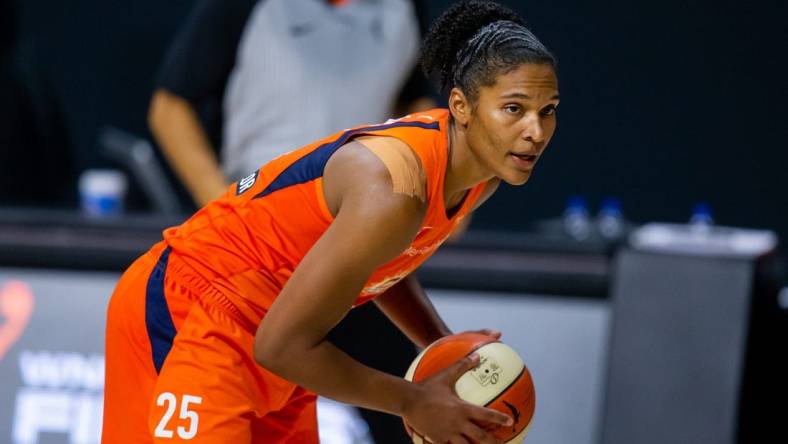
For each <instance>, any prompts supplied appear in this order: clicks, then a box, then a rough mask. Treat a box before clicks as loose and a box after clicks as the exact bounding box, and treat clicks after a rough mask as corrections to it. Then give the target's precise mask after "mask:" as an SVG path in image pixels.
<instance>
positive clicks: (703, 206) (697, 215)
mask: <svg viewBox="0 0 788 444" xmlns="http://www.w3.org/2000/svg"><path fill="white" fill-rule="evenodd" d="M689 225H690V228H691V229H692V230H693V231H695V232H697V233H708V232H709V231H710V230H711V227H712V225H714V218H713V217H712V216H711V207H710V206H709V204H707V203H705V202H700V203H697V204H695V206H694V207H693V208H692V216H691V217H690V220H689Z"/></svg>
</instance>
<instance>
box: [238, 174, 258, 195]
mask: <svg viewBox="0 0 788 444" xmlns="http://www.w3.org/2000/svg"><path fill="white" fill-rule="evenodd" d="M257 173H258V171H255V172H254V173H252V174H250V175H248V176H246V177H244V178H243V179H241V180H239V181H238V189H237V190H236V191H235V195H236V196H240V195H241V193H243V192H244V191H246V190H248V189H249V188H252V187H253V186H254V183H255V182H257Z"/></svg>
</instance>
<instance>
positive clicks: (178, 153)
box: [148, 89, 227, 207]
mask: <svg viewBox="0 0 788 444" xmlns="http://www.w3.org/2000/svg"><path fill="white" fill-rule="evenodd" d="M148 124H149V125H150V128H151V132H152V133H153V135H154V137H155V138H156V141H157V142H158V144H159V146H160V147H161V149H162V152H163V153H164V156H165V157H166V158H167V161H168V162H169V163H170V166H172V168H173V169H174V170H175V173H176V174H177V175H178V177H179V178H180V179H181V181H182V182H183V184H184V185H185V186H186V189H188V190H189V193H190V194H191V196H192V199H194V202H195V203H196V204H197V206H200V207H202V206H204V205H205V204H207V203H208V202H210V201H211V200H213V199H215V198H217V197H219V196H220V195H221V194H222V193H224V191H225V189H226V188H227V179H226V177H225V176H224V173H223V172H222V169H221V167H220V165H219V161H218V159H217V158H216V155H215V154H214V153H215V151H214V148H213V146H211V142H210V141H209V140H208V135H207V134H206V133H205V130H204V129H203V127H202V125H201V124H200V120H199V119H198V117H197V113H196V112H195V111H194V108H192V106H191V104H190V103H189V102H188V101H186V100H185V99H183V98H181V97H179V96H177V95H175V94H172V93H170V92H168V91H167V90H165V89H158V90H156V92H155V93H154V94H153V99H152V100H151V105H150V110H149V112H148Z"/></svg>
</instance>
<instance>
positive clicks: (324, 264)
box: [254, 142, 509, 444]
mask: <svg viewBox="0 0 788 444" xmlns="http://www.w3.org/2000/svg"><path fill="white" fill-rule="evenodd" d="M323 181H324V190H325V194H326V200H327V203H328V206H329V208H330V209H331V210H332V212H333V213H334V214H335V215H336V216H335V219H334V221H333V223H332V224H331V225H330V226H329V228H328V230H327V231H326V232H325V233H324V234H323V236H322V237H321V238H320V239H319V240H318V241H317V242H316V243H315V245H314V246H313V247H312V249H311V250H310V251H309V253H308V254H307V255H306V256H305V257H304V259H303V260H302V261H301V263H300V264H299V265H298V267H297V268H296V270H295V272H294V273H293V276H292V277H291V278H290V280H289V281H288V282H287V284H286V285H285V287H284V288H283V290H282V292H281V293H280V294H279V296H278V297H277V298H276V300H275V301H274V303H273V304H272V306H271V307H270V309H269V311H268V313H267V314H266V315H265V317H264V318H263V320H262V322H261V323H260V326H259V327H258V330H257V334H256V337H255V346H254V355H255V359H256V360H257V361H258V362H259V363H260V364H262V365H263V366H265V367H266V368H268V369H269V370H271V371H272V372H274V373H276V374H278V375H280V376H282V377H283V378H285V379H288V380H290V381H292V382H294V383H296V384H298V385H301V386H303V387H305V388H307V389H310V390H312V391H314V392H316V393H318V394H321V395H323V396H326V397H329V398H333V399H336V400H338V401H342V402H347V403H350V404H355V405H359V406H362V407H366V408H370V409H374V410H379V411H384V412H388V413H392V414H396V415H399V416H402V417H404V418H405V420H406V421H407V422H408V423H409V424H411V425H412V426H413V427H414V428H415V429H416V430H417V431H419V432H420V433H422V434H425V435H427V436H429V437H430V438H431V439H432V440H433V441H435V442H447V441H451V442H455V443H463V442H466V441H467V440H466V438H464V436H467V437H469V438H471V439H473V440H475V441H476V442H480V443H485V444H487V443H490V444H491V443H497V442H498V441H497V440H496V439H494V438H493V437H492V435H490V434H489V433H487V432H485V431H484V429H483V428H481V427H480V426H479V425H477V424H476V423H475V422H477V423H478V422H481V423H492V424H501V425H503V424H505V423H506V422H507V421H508V420H509V418H508V417H507V416H506V415H504V414H502V413H500V412H497V411H494V410H490V409H486V408H482V407H478V406H473V405H471V404H468V403H466V402H464V401H462V400H460V399H459V398H458V397H457V396H456V394H455V393H454V390H453V385H454V382H455V381H456V379H457V377H459V376H460V375H461V374H462V373H464V372H465V371H467V370H468V369H470V368H472V367H473V366H475V365H476V364H477V363H478V358H469V359H466V360H464V361H461V362H460V363H458V364H456V365H454V366H453V367H452V368H450V369H449V370H447V371H445V372H443V373H441V374H439V375H437V376H436V377H434V378H431V379H429V380H427V381H425V382H423V383H418V384H414V383H411V382H408V381H406V380H404V379H402V378H400V377H396V376H392V375H389V374H386V373H384V372H380V371H378V370H375V369H372V368H370V367H367V366H365V365H363V364H361V363H359V362H358V361H355V360H354V359H352V358H351V357H349V356H348V355H346V354H345V353H343V352H342V351H341V350H339V349H338V348H336V347H335V346H334V345H332V344H331V343H330V342H328V341H327V340H326V335H327V333H328V332H329V331H330V330H331V329H332V328H333V327H334V326H335V325H336V324H337V323H338V322H339V321H340V320H341V319H342V318H343V317H344V316H345V314H346V313H347V311H348V310H349V309H350V307H351V305H352V304H353V302H354V301H355V299H356V298H357V296H358V294H359V293H360V291H361V289H362V287H363V285H364V284H365V282H366V281H367V279H368V277H369V276H370V275H371V274H372V272H373V271H374V270H375V269H376V268H377V267H378V266H380V265H381V264H383V263H385V262H387V261H389V260H391V259H393V258H395V257H396V256H398V255H399V254H400V253H401V252H402V251H404V250H405V249H406V248H407V247H408V246H409V245H410V242H411V241H412V239H413V238H414V237H415V235H416V233H417V232H418V230H419V228H420V225H421V222H422V219H423V217H424V214H425V211H426V207H425V203H424V202H423V201H422V200H420V199H418V198H417V197H414V196H409V195H405V194H400V193H396V192H394V190H393V189H392V182H391V178H390V176H389V173H388V170H386V168H385V166H384V165H383V163H382V162H381V161H380V160H379V159H378V158H377V157H376V156H375V155H373V154H372V153H371V152H370V151H368V150H367V149H366V148H364V147H363V146H362V145H361V144H359V143H357V142H353V143H351V144H349V145H346V146H345V147H343V148H342V149H340V150H339V151H338V152H337V153H336V154H334V155H333V156H332V158H331V159H330V160H329V162H328V164H327V165H326V169H325V173H324V176H323ZM365 333H368V334H374V332H365Z"/></svg>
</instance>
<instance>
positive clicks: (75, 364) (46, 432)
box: [0, 268, 118, 444]
mask: <svg viewBox="0 0 788 444" xmlns="http://www.w3.org/2000/svg"><path fill="white" fill-rule="evenodd" d="M117 279H118V275H117V274H114V273H96V272H66V271H49V270H28V269H3V268H0V381H2V384H0V412H2V413H0V442H3V443H6V442H7V443H11V444H36V443H39V442H41V443H64V444H65V443H69V444H91V443H98V442H99V440H100V436H101V411H102V396H103V387H104V322H105V313H106V306H107V301H108V300H109V296H110V294H111V293H112V290H113V288H114V285H115V282H116V281H117Z"/></svg>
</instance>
